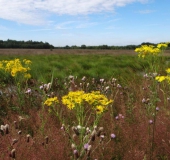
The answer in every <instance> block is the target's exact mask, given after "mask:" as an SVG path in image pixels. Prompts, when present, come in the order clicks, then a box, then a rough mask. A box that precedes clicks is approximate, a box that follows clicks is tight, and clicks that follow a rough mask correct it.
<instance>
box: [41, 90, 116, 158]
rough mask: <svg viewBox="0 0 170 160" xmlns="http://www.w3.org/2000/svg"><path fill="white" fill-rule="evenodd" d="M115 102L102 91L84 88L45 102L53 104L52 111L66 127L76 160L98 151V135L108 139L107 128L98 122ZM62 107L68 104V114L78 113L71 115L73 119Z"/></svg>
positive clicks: (64, 129)
mask: <svg viewBox="0 0 170 160" xmlns="http://www.w3.org/2000/svg"><path fill="white" fill-rule="evenodd" d="M112 102H113V100H109V99H108V98H107V97H106V96H105V95H103V94H101V93H100V91H92V92H90V93H88V92H85V91H83V90H76V91H69V92H68V94H67V95H64V96H62V97H61V102H60V103H59V100H58V98H57V97H49V98H47V99H46V101H45V102H44V104H45V105H46V106H48V107H49V108H48V110H49V112H50V113H52V114H54V115H55V116H56V117H57V118H58V119H59V120H60V122H61V124H62V130H63V132H64V133H65V134H66V135H67V136H68V139H69V146H70V148H71V149H72V155H73V156H72V159H83V158H85V157H86V158H90V155H91V154H92V153H93V152H94V150H96V147H98V146H95V147H94V146H93V145H92V143H93V141H95V139H96V136H98V137H100V142H101V141H102V138H104V135H103V130H104V128H103V127H98V125H99V122H100V120H101V118H102V116H103V114H104V113H105V112H106V110H107V109H108V105H110V104H111V103H112ZM62 107H67V109H68V111H67V113H68V114H67V115H69V114H70V115H71V116H74V117H72V118H67V119H70V121H69V120H66V119H65V118H63V115H62V112H63V111H62V110H63V109H62ZM73 119H74V120H73ZM112 138H114V136H112Z"/></svg>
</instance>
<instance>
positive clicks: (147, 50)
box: [135, 43, 168, 58]
mask: <svg viewBox="0 0 170 160" xmlns="http://www.w3.org/2000/svg"><path fill="white" fill-rule="evenodd" d="M167 47H168V44H167V43H160V44H158V45H157V46H156V47H155V46H153V45H142V46H141V47H139V48H136V49H135V52H137V53H138V56H139V57H142V58H145V56H148V55H152V56H157V55H158V54H160V53H161V51H162V50H165V49H166V48H167Z"/></svg>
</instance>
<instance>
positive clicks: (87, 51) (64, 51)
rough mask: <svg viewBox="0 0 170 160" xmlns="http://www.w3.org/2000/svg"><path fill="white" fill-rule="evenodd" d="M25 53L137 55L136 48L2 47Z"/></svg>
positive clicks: (10, 53)
mask: <svg viewBox="0 0 170 160" xmlns="http://www.w3.org/2000/svg"><path fill="white" fill-rule="evenodd" d="M2 54H6V55H12V54H15V55H24V54H37V55H41V54H77V55H84V54H111V55H120V54H121V55H122V54H123V55H136V54H137V53H136V52H135V51H134V50H120V49H119V50H97V49H96V50H95V49H53V50H50V49H0V55H2ZM164 55H167V56H169V55H170V50H166V51H165V53H164Z"/></svg>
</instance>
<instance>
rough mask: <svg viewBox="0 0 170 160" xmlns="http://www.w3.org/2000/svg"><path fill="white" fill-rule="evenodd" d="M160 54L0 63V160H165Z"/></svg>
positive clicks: (156, 50) (164, 74)
mask: <svg viewBox="0 0 170 160" xmlns="http://www.w3.org/2000/svg"><path fill="white" fill-rule="evenodd" d="M166 47H167V46H166V44H160V45H158V46H157V47H153V46H141V47H140V48H138V49H136V50H135V51H136V52H137V53H138V56H137V55H136V56H126V55H120V56H112V55H31V56H29V55H25V56H23V55H20V56H17V57H16V55H10V56H8V57H7V56H5V55H4V56H1V61H0V69H1V71H0V72H1V75H0V82H1V83H0V99H1V104H0V116H1V117H0V124H1V128H0V130H1V135H0V142H1V147H0V153H1V154H0V159H4V160H6V159H10V158H11V159H18V160H20V159H25V160H32V159H36V160H39V159H41V160H43V159H44V160H46V159H49V160H50V159H51V160H52V159H65V160H67V159H68V160H69V159H84V160H85V159H89V160H91V159H98V160H100V159H101V160H102V159H103V160H104V159H105V160H131V159H134V160H138V159H141V160H145V159H146V160H151V159H158V160H168V159H170V153H169V150H170V143H169V142H170V139H169V134H170V128H169V126H170V116H169V115H170V112H169V103H170V93H169V83H170V77H169V74H170V69H169V68H170V63H169V57H165V56H163V52H164V49H166Z"/></svg>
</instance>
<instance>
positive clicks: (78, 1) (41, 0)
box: [0, 0, 148, 25]
mask: <svg viewBox="0 0 170 160" xmlns="http://www.w3.org/2000/svg"><path fill="white" fill-rule="evenodd" d="M147 1H148V0H90V1H87V0H0V18H2V19H7V20H12V21H15V22H18V23H25V24H34V25H41V24H45V23H46V19H47V17H48V16H50V15H51V14H56V15H63V14H66V15H87V14H91V13H98V12H103V11H106V12H107V11H114V7H117V6H118V7H119V6H125V5H127V4H129V3H133V2H141V3H144V2H147Z"/></svg>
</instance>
